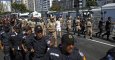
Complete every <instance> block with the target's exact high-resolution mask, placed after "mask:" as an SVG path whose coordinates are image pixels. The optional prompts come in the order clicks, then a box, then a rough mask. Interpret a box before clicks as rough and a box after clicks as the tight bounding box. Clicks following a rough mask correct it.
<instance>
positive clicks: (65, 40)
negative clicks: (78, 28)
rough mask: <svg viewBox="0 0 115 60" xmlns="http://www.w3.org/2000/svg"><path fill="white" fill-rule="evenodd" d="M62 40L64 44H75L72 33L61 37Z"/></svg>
mask: <svg viewBox="0 0 115 60" xmlns="http://www.w3.org/2000/svg"><path fill="white" fill-rule="evenodd" d="M61 42H62V44H66V45H70V44H72V45H74V37H73V35H72V34H70V33H67V34H64V35H63V36H62V38H61Z"/></svg>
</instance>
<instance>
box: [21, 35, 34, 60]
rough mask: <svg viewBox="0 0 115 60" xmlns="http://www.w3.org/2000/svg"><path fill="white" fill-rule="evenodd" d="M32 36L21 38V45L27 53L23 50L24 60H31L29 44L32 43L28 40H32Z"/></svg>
mask: <svg viewBox="0 0 115 60" xmlns="http://www.w3.org/2000/svg"><path fill="white" fill-rule="evenodd" d="M33 36H34V34H30V35H24V36H23V45H24V49H26V50H27V51H25V50H24V52H25V55H24V59H25V60H32V57H33V56H32V54H33V53H32V52H31V48H32V47H31V44H30V42H32V41H31V40H30V38H32V37H33Z"/></svg>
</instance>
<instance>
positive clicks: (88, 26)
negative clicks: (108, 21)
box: [86, 20, 92, 39]
mask: <svg viewBox="0 0 115 60" xmlns="http://www.w3.org/2000/svg"><path fill="white" fill-rule="evenodd" d="M86 31H87V32H86V35H89V36H90V38H91V39H92V23H91V21H89V20H88V21H87V23H86Z"/></svg>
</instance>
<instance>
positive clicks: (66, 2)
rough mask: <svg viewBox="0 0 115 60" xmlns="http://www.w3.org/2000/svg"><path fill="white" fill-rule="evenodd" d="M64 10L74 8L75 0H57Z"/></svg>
mask: <svg viewBox="0 0 115 60" xmlns="http://www.w3.org/2000/svg"><path fill="white" fill-rule="evenodd" d="M55 2H57V3H59V5H60V6H61V9H62V10H72V9H74V0H57V1H55Z"/></svg>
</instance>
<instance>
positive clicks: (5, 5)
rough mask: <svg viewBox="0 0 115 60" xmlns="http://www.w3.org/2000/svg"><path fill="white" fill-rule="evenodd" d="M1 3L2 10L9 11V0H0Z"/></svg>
mask: <svg viewBox="0 0 115 60" xmlns="http://www.w3.org/2000/svg"><path fill="white" fill-rule="evenodd" d="M0 2H1V3H2V4H3V11H4V12H11V0H0Z"/></svg>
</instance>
